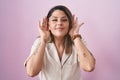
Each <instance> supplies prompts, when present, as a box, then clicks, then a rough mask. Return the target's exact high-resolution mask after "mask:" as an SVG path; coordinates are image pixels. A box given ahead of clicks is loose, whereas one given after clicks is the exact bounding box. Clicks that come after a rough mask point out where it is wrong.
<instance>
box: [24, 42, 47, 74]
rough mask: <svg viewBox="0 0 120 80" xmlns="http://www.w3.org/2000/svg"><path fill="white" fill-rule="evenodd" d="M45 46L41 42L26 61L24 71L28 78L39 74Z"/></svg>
mask: <svg viewBox="0 0 120 80" xmlns="http://www.w3.org/2000/svg"><path fill="white" fill-rule="evenodd" d="M45 46H46V43H45V42H44V41H41V42H40V43H39V44H38V46H36V47H37V48H36V50H35V51H34V53H33V54H32V56H31V57H30V58H29V59H28V61H27V63H26V69H27V73H28V75H29V76H35V75H37V74H38V73H39V72H40V70H41V68H42V64H43V57H44V52H45Z"/></svg>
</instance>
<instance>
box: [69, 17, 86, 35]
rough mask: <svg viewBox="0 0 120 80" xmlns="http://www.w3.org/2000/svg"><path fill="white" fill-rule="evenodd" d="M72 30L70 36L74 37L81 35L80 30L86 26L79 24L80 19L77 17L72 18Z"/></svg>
mask: <svg viewBox="0 0 120 80" xmlns="http://www.w3.org/2000/svg"><path fill="white" fill-rule="evenodd" d="M72 23H73V24H72V28H71V30H70V32H69V35H70V36H71V37H72V36H73V35H75V34H79V29H80V27H81V26H82V25H83V24H84V23H81V24H78V18H77V17H75V15H73V16H72Z"/></svg>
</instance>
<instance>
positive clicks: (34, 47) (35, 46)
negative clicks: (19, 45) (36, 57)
mask: <svg viewBox="0 0 120 80" xmlns="http://www.w3.org/2000/svg"><path fill="white" fill-rule="evenodd" d="M39 44H40V38H37V39H36V40H35V41H34V43H33V45H32V47H31V50H30V54H29V56H28V57H27V59H26V60H25V62H24V66H26V63H27V61H28V59H29V58H30V57H31V55H32V54H34V53H35V51H36V50H37V48H38V46H39Z"/></svg>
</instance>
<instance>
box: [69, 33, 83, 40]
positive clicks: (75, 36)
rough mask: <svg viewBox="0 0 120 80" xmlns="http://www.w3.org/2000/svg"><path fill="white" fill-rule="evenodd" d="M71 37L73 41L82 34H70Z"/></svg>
mask: <svg viewBox="0 0 120 80" xmlns="http://www.w3.org/2000/svg"><path fill="white" fill-rule="evenodd" d="M71 38H72V40H73V41H74V40H75V39H76V38H80V39H82V36H81V35H80V34H73V35H72V36H71Z"/></svg>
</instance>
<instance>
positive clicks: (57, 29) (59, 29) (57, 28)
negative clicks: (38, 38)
mask: <svg viewBox="0 0 120 80" xmlns="http://www.w3.org/2000/svg"><path fill="white" fill-rule="evenodd" d="M63 29H64V28H56V30H63Z"/></svg>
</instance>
